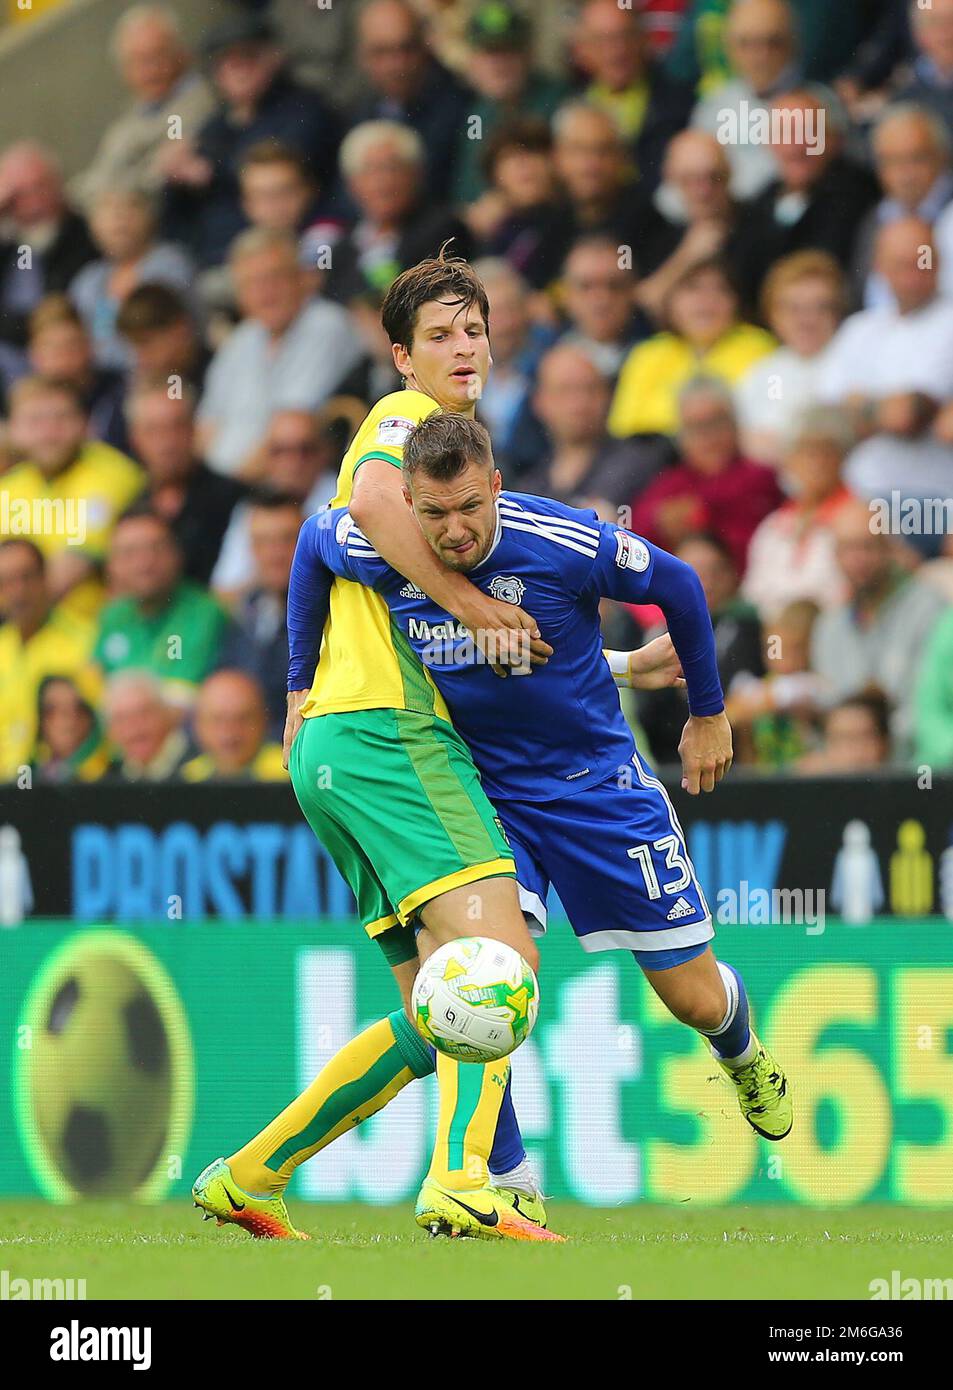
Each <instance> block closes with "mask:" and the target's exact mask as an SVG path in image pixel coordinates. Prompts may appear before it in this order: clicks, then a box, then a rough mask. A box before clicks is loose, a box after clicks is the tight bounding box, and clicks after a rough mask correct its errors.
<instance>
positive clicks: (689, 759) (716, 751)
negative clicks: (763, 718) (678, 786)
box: [678, 710, 732, 796]
mask: <svg viewBox="0 0 953 1390" xmlns="http://www.w3.org/2000/svg"><path fill="white" fill-rule="evenodd" d="M678 755H679V757H680V758H681V760H682V789H683V790H684V791H687V792H688V794H689V796H697V795H698V793H699V792H700V791H702V792H713V791H714V790H715V786H716V785H717V783H719V782H720V781H721V779H722V778H723V777H724V776H725V774H726V773H727V772H728V769H729V768H730V767H731V757H732V751H731V725H730V724H729V723H728V716H727V715H726V714H725V712H724V710H722V712H721V714H711V715H706V716H702V715H694V714H692V715H689V718H688V723H687V724H686V725H685V728H684V729H683V730H682V739H681V742H680V743H679V745H678Z"/></svg>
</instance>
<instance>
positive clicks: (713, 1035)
mask: <svg viewBox="0 0 953 1390" xmlns="http://www.w3.org/2000/svg"><path fill="white" fill-rule="evenodd" d="M718 970H719V973H720V974H721V978H722V980H723V981H724V985H725V993H726V994H727V995H728V1009H727V1011H726V1013H725V1017H724V1018H723V1019H722V1021H721V1024H720V1025H719V1026H718V1027H717V1028H714V1029H712V1030H711V1031H710V1032H709V1031H708V1030H707V1029H700V1030H699V1031H700V1032H703V1033H704V1035H705V1037H706V1038H710V1039H711V1045H712V1049H713V1051H714V1053H715V1056H716V1057H719V1058H721V1060H722V1061H727V1062H731V1061H735V1060H737V1061H741V1062H748V1061H750V1060H751V1057H750V1056H749V1055H748V1054H749V1053H750V1052H751V1051H752V1044H751V1029H750V1027H749V1023H748V995H747V993H746V992H745V985H744V980H742V978H741V976H740V975H739V974H738V972H737V970H736V969H735V968H734V966H733V965H726V964H725V962H724V961H719V962H718Z"/></svg>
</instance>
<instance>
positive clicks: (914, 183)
mask: <svg viewBox="0 0 953 1390" xmlns="http://www.w3.org/2000/svg"><path fill="white" fill-rule="evenodd" d="M950 150H951V137H950V133H949V131H948V130H947V128H946V126H945V125H944V124H943V122H942V121H941V120H940V119H939V117H938V116H936V115H934V113H933V112H931V111H928V110H926V109H925V108H923V107H919V106H889V107H887V110H886V111H885V112H884V114H883V115H882V116H881V117H880V120H879V121H878V122H877V124H876V126H875V128H874V132H873V153H874V164H875V167H876V170H877V177H878V179H879V180H880V186H881V188H882V190H883V194H884V196H883V197H882V198H881V200H880V202H879V203H878V204H877V205H876V207H874V208H872V209H871V210H870V212H869V213H868V214H867V216H866V217H865V218H864V220H863V222H862V223H861V224H860V230H859V231H858V233H857V242H856V245H855V246H854V254H853V266H852V271H853V279H854V284H855V287H856V288H855V294H854V298H855V299H856V301H857V302H858V303H861V304H863V305H864V307H865V308H868V309H870V308H876V307H878V306H879V305H881V304H892V303H893V302H894V300H893V294H892V292H891V290H890V286H889V285H887V284H886V283H885V282H884V279H883V277H882V276H881V275H879V274H878V273H877V272H876V271H875V270H874V269H873V266H872V261H873V257H874V246H875V242H876V239H877V233H878V231H879V230H880V228H881V227H882V226H884V225H885V224H887V223H889V222H897V221H899V220H900V219H901V218H907V217H916V218H919V219H921V220H922V221H924V222H928V223H931V224H933V223H935V222H937V219H938V218H940V216H941V214H942V212H943V210H944V208H946V207H947V206H948V205H949V203H950V199H951V197H953V170H951V168H950ZM941 256H942V252H941Z"/></svg>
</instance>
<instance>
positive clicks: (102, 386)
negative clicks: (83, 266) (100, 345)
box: [29, 294, 126, 453]
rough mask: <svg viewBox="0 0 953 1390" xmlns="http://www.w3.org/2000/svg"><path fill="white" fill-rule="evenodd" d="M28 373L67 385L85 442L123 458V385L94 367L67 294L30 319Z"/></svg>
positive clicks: (50, 298)
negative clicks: (79, 403)
mask: <svg viewBox="0 0 953 1390" xmlns="http://www.w3.org/2000/svg"><path fill="white" fill-rule="evenodd" d="M29 352H30V363H29V365H30V367H32V369H33V372H34V373H35V375H36V376H42V377H47V378H49V379H51V380H54V381H68V382H70V383H71V384H72V385H73V386H75V387H76V388H77V390H78V391H79V392H80V395H81V396H82V400H83V407H84V409H85V410H86V412H87V415H88V419H89V436H90V438H91V439H101V440H102V441H103V443H104V444H111V445H112V446H113V448H114V449H119V450H121V451H122V452H123V453H125V452H126V425H125V420H124V419H123V397H124V395H125V381H124V379H123V377H122V376H121V375H120V373H119V372H113V371H109V370H107V369H106V368H103V367H97V366H96V364H95V361H94V359H93V345H92V341H91V339H90V336H89V334H88V333H87V331H86V328H85V327H84V325H83V320H82V319H81V318H80V316H79V314H78V313H77V311H76V309H75V307H74V305H73V303H72V302H71V300H69V299H68V298H67V296H66V295H65V294H51V295H48V296H47V298H46V299H44V300H43V301H42V302H41V303H40V304H39V305H38V306H37V308H36V309H34V311H33V313H32V314H31V315H30V347H29Z"/></svg>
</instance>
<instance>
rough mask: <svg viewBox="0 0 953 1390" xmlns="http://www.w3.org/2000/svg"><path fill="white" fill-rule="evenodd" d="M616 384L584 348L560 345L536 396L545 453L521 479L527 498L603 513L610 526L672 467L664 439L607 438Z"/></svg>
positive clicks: (545, 364)
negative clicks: (635, 496)
mask: <svg viewBox="0 0 953 1390" xmlns="http://www.w3.org/2000/svg"><path fill="white" fill-rule="evenodd" d="M609 394H610V387H609V382H608V381H607V379H606V377H605V376H604V375H603V373H602V372H601V371H600V370H599V368H598V366H597V365H596V363H594V362H593V361H592V359H591V357H590V356H589V355H588V353H587V352H586V351H585V350H584V349H583V348H581V347H577V346H573V345H572V344H570V343H567V342H565V341H560V342H559V343H557V344H556V346H555V347H554V348H552V349H551V350H550V351H549V352H548V353H547V354H546V356H545V357H544V358H543V360H542V362H541V364H540V369H539V381H538V383H537V386H536V390H535V392H534V393H533V411H534V415H535V417H536V419H537V420H538V421H539V424H540V427H541V430H542V440H541V447H540V450H539V452H538V454H537V455H536V457H535V458H533V459H532V460H527V463H529V464H531V466H529V467H528V468H527V469H526V471H525V472H522V473H520V474H519V475H518V478H517V480H516V486H518V487H519V489H520V491H522V492H534V493H541V494H544V495H545V496H547V497H555V498H557V499H558V500H559V501H561V502H568V503H570V504H571V505H574V506H582V507H595V508H596V510H597V511H600V512H601V513H602V514H603V515H604V516H605V518H606V519H607V520H616V519H617V517H618V509H619V507H621V506H622V505H623V504H624V503H626V502H628V501H629V500H630V499H631V497H632V495H633V493H638V492H639V491H641V489H642V488H644V487H645V486H646V485H647V484H648V483H649V482H650V480H651V479H652V478H654V477H655V476H656V474H657V473H658V472H659V471H660V469H662V468H663V467H664V466H665V465H666V464H668V463H670V462H671V459H672V451H671V448H670V446H669V445H668V442H667V441H666V440H663V439H659V438H655V439H651V438H646V439H638V440H617V439H612V438H611V437H610V436H609V435H608V434H607V432H606V415H607V413H608V409H609Z"/></svg>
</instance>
